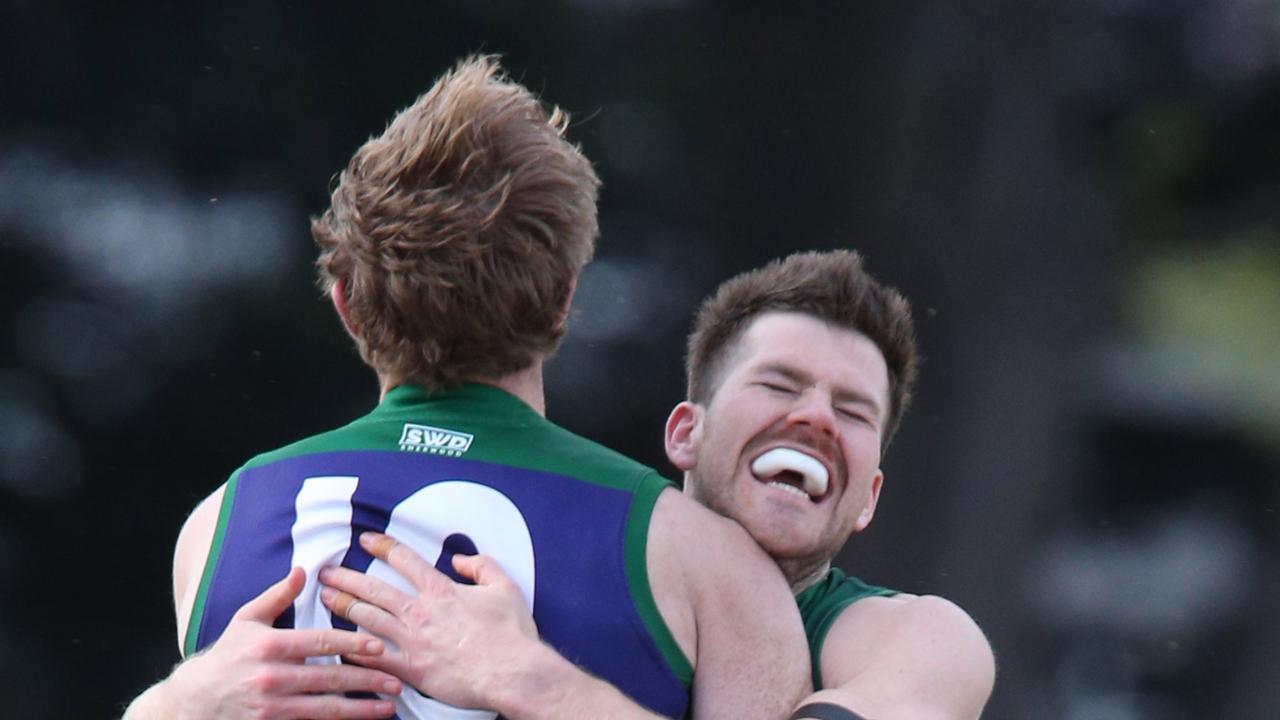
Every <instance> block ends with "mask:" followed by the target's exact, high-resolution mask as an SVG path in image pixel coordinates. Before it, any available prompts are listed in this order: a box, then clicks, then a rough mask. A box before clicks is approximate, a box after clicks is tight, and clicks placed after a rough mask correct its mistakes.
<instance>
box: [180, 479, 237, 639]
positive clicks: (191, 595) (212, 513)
mask: <svg viewBox="0 0 1280 720" xmlns="http://www.w3.org/2000/svg"><path fill="white" fill-rule="evenodd" d="M225 487H226V486H225V485H223V486H219V487H218V489H217V490H214V491H213V493H211V494H210V495H209V496H208V497H206V498H205V499H204V500H201V501H200V504H199V505H196V509H195V510H192V511H191V515H189V516H188V517H187V521H186V522H184V523H183V524H182V530H181V531H180V532H179V533H178V542H177V543H176V544H175V546H174V549H173V604H174V612H175V613H176V614H177V618H178V647H179V649H181V647H182V638H183V637H184V636H185V635H186V632H187V621H188V620H189V619H190V617H191V608H192V606H194V605H195V599H196V592H197V591H198V590H199V588H200V575H201V574H202V573H203V572H204V564H205V559H206V558H208V556H209V548H210V547H212V546H213V534H214V531H215V529H216V528H217V526H218V512H219V510H220V509H221V506H222V493H223V490H224V489H225Z"/></svg>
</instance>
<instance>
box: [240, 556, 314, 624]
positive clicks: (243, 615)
mask: <svg viewBox="0 0 1280 720" xmlns="http://www.w3.org/2000/svg"><path fill="white" fill-rule="evenodd" d="M306 583H307V573H306V572H305V571H304V570H303V569H302V568H300V567H296V568H293V569H292V570H290V571H289V574H288V575H286V576H285V577H284V579H283V580H281V581H280V582H278V583H276V584H275V585H272V586H271V587H269V588H267V589H266V590H263V591H262V594H261V595H259V596H257V597H255V598H254V599H252V600H250V601H249V602H247V603H245V604H244V605H243V606H241V608H240V609H239V610H237V611H236V614H235V616H234V617H233V618H232V619H233V620H252V621H257V622H262V623H268V624H270V623H272V622H275V619H276V618H278V617H280V613H282V612H284V611H285V610H286V609H287V608H288V607H289V606H290V605H292V604H293V601H294V600H296V599H297V598H298V595H300V594H302V588H303V586H305V585H306Z"/></svg>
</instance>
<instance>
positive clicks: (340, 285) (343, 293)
mask: <svg viewBox="0 0 1280 720" xmlns="http://www.w3.org/2000/svg"><path fill="white" fill-rule="evenodd" d="M329 299H330V300H332V301H333V309H334V310H337V311H338V317H339V318H341V319H342V326H343V327H345V328H346V329H347V332H348V333H350V335H351V337H354V338H358V337H360V328H359V327H358V326H357V325H355V324H354V323H352V322H351V315H350V314H348V313H347V284H346V283H344V282H343V281H342V280H334V281H333V285H332V286H331V287H330V288H329Z"/></svg>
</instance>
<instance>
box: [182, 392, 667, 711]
mask: <svg viewBox="0 0 1280 720" xmlns="http://www.w3.org/2000/svg"><path fill="white" fill-rule="evenodd" d="M668 486H669V484H668V483H667V482H666V481H665V480H663V479H662V478H661V477H659V476H658V475H657V473H655V472H654V471H653V470H651V469H649V468H647V467H644V466H642V465H639V464H637V463H635V462H632V461H630V460H628V459H626V458H624V457H622V456H621V455H619V454H617V453H614V452H612V451H610V450H607V449H605V448H603V447H601V446H599V445H596V444H594V443H591V442H589V441H587V440H584V439H582V438H580V437H578V436H576V435H573V434H571V433H569V432H568V431H566V430H564V429H562V428H560V427H558V426H556V425H554V424H552V423H550V422H548V421H547V420H546V419H544V418H543V417H542V416H540V415H538V414H537V413H536V412H534V411H533V410H532V409H530V408H529V407H528V406H526V405H525V404H524V403H522V402H521V401H519V400H518V399H516V398H515V397H513V396H511V395H509V394H507V393H505V392H503V391H502V390H499V389H497V388H493V387H489V386H485V385H466V386H463V387H462V388H459V389H457V390H451V391H446V392H438V393H432V394H428V393H426V392H424V391H422V390H420V389H417V388H415V387H410V386H401V387H398V388H395V389H393V390H392V391H391V392H389V393H388V394H387V396H386V398H385V399H384V400H383V402H382V403H381V404H380V405H379V406H378V408H377V409H375V410H374V411H373V412H372V413H370V414H369V415H367V416H366V417H363V418H361V419H359V420H356V421H355V422H353V423H351V424H350V425H347V426H346V427H343V428H340V429H337V430H333V431H331V432H328V433H324V434H321V435H317V436H314V437H311V438H308V439H305V440H302V441H301V442H298V443H295V444H293V445H290V446H288V447H285V448H283V449H281V450H277V451H275V452H271V453H267V454H265V455H261V456H259V457H257V458H254V459H253V460H251V461H250V462H249V463H247V464H246V465H245V466H244V467H242V468H241V469H240V470H238V471H237V472H236V473H235V474H234V475H232V477H231V479H230V480H229V481H228V483H227V486H226V491H225V494H224V497H223V502H222V508H221V511H220V514H219V517H218V524H217V529H216V530H215V533H214V539H213V545H212V548H211V550H210V553H209V558H208V561H207V563H206V565H205V570H204V575H203V577H202V579H201V582H200V589H199V594H198V596H197V599H196V602H195V606H194V608H193V610H192V616H191V622H190V624H189V626H188V632H187V636H186V639H185V643H184V650H185V652H186V654H188V655H190V654H192V653H194V652H196V651H199V650H201V649H202V648H204V647H206V646H208V645H209V644H211V643H212V642H213V641H214V640H216V639H217V638H218V636H219V635H220V634H221V633H222V631H223V630H224V629H225V628H226V626H227V623H228V621H229V620H230V619H231V616H232V615H233V614H234V613H235V611H236V610H237V609H238V608H239V607H240V606H241V605H243V604H244V603H245V602H246V601H248V600H250V599H251V598H253V597H254V596H256V595H257V594H259V593H260V592H262V590H264V589H265V588H267V587H268V586H269V585H271V584H272V583H274V582H276V581H278V580H279V579H280V578H282V577H284V576H285V575H286V574H287V573H288V571H289V569H290V568H291V567H293V566H302V567H303V568H305V569H306V571H307V583H306V586H305V587H304V589H303V591H302V594H301V595H300V596H299V598H298V600H297V601H296V602H295V604H294V606H293V608H292V609H291V610H290V611H287V612H286V613H285V614H284V615H282V616H281V617H280V618H279V619H278V620H277V622H276V625H277V627H298V628H327V627H339V628H347V629H350V628H351V625H349V624H348V623H346V621H345V620H342V619H341V618H336V619H335V618H333V617H332V616H331V614H330V613H329V612H328V610H327V609H326V608H325V607H324V606H323V605H322V604H321V603H320V600H319V587H318V585H317V581H316V573H317V572H318V570H319V569H320V568H321V567H324V566H326V565H338V564H341V565H343V566H346V567H349V568H352V569H355V570H360V571H365V572H368V573H369V574H370V575H373V576H376V577H379V578H381V579H383V580H385V581H387V582H388V583H390V584H392V585H395V586H397V587H399V588H400V589H402V590H404V591H406V592H409V593H411V594H416V591H415V590H413V589H412V587H411V586H410V585H409V584H408V583H407V581H405V580H403V579H402V578H401V577H400V576H399V575H398V574H397V573H396V572H395V571H394V570H392V569H391V568H390V566H388V565H386V564H385V563H383V562H382V561H380V560H373V559H372V558H371V557H370V556H369V555H368V554H366V553H365V552H364V551H363V550H362V549H361V548H360V546H359V544H358V543H357V538H358V537H359V534H360V533H361V532H364V531H368V530H375V531H380V532H385V533H387V534H389V535H391V536H392V537H394V538H396V539H397V540H399V541H400V542H403V543H406V544H408V545H409V546H411V547H412V548H413V549H414V550H415V551H416V552H417V553H418V554H419V555H421V556H422V557H423V558H425V559H426V560H427V561H428V562H432V563H435V566H436V567H437V568H438V569H440V570H441V571H442V572H445V573H446V574H449V575H452V576H453V577H454V578H455V579H459V578H458V577H457V576H456V575H454V573H453V567H452V563H451V558H452V557H453V555H454V554H455V553H464V554H471V553H476V552H481V553H485V554H487V555H490V556H492V557H494V558H495V559H496V560H497V561H498V562H499V564H501V566H502V568H503V569H504V570H505V571H506V572H507V573H508V574H509V575H510V576H511V577H512V579H513V580H515V581H516V583H517V584H519V586H520V588H521V589H522V590H523V592H524V596H525V600H526V601H527V602H528V603H529V605H530V607H531V608H532V610H533V616H534V619H535V620H536V621H537V624H538V631H539V634H540V635H541V637H542V639H543V640H544V641H546V642H547V643H549V644H550V645H552V646H553V647H555V648H556V649H557V650H558V651H559V652H560V653H561V654H562V655H564V656H565V657H566V658H567V659H569V660H570V661H572V662H574V663H576V664H578V665H580V666H582V667H584V668H586V669H587V670H588V671H590V672H591V673H592V674H594V675H596V676H598V677H600V678H602V679H604V680H607V681H608V682H610V683H612V684H613V685H615V686H617V687H618V688H619V689H620V690H622V691H623V692H625V693H627V694H628V695H630V696H631V697H632V698H634V699H635V700H636V701H637V702H639V703H641V704H643V705H645V706H647V707H649V708H650V709H652V710H653V711H655V712H658V713H661V714H663V715H666V716H668V717H681V716H683V715H684V713H685V711H686V709H687V707H688V701H689V685H690V680H691V678H692V669H691V667H690V664H689V661H688V660H687V659H686V658H685V656H684V654H683V653H682V652H681V650H680V648H679V646H678V645H676V643H675V639H674V638H673V637H672V635H671V633H670V631H669V630H668V628H667V626H666V624H665V623H664V622H663V620H662V618H661V616H660V615H659V613H658V609H657V605H656V603H655V602H654V598H653V595H652V593H651V592H650V588H649V579H648V574H647V571H646V564H645V541H646V538H647V534H648V529H649V520H650V517H651V515H652V512H653V507H654V503H655V502H656V501H657V498H658V494H659V493H660V492H662V490H663V489H664V488H666V487H668ZM319 661H321V662H338V659H337V658H322V659H319ZM397 712H398V715H399V717H400V718H403V719H404V720H410V719H423V720H427V719H436V718H493V717H495V715H494V713H491V712H480V711H474V710H458V709H456V708H452V707H449V706H447V705H444V704H443V703H440V702H438V701H436V700H433V699H431V698H427V697H424V696H422V695H420V694H418V693H416V692H415V691H414V690H412V689H411V688H408V687H406V688H405V691H404V693H403V694H402V695H401V698H400V699H399V701H398V703H397Z"/></svg>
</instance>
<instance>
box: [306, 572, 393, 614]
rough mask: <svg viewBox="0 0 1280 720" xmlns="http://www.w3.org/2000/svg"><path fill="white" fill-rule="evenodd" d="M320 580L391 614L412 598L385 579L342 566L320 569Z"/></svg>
mask: <svg viewBox="0 0 1280 720" xmlns="http://www.w3.org/2000/svg"><path fill="white" fill-rule="evenodd" d="M320 582H322V583H324V584H325V585H326V586H328V587H331V588H334V589H335V590H341V591H342V592H345V593H347V594H348V595H352V596H354V599H355V600H360V601H361V602H367V603H370V604H371V605H375V606H377V607H379V608H381V609H383V610H385V611H387V612H390V613H392V614H395V612H396V611H397V610H398V609H399V608H402V607H405V606H406V605H408V604H409V603H410V602H412V600H413V598H411V597H410V596H408V595H406V594H404V593H403V592H401V591H400V590H399V589H398V588H396V587H395V586H393V585H391V584H390V583H388V582H386V581H383V580H380V579H379V578H376V577H373V576H372V575H369V574H367V573H362V572H356V571H355V570H351V569H349V568H344V567H327V568H324V569H323V570H321V571H320ZM322 592H323V591H322Z"/></svg>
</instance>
